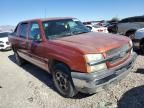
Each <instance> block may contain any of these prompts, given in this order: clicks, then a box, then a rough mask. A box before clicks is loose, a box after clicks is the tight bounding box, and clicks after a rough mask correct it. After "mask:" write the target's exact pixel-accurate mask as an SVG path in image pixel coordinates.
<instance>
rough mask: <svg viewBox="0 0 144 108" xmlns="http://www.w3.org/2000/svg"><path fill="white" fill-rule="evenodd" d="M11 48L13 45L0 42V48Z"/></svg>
mask: <svg viewBox="0 0 144 108" xmlns="http://www.w3.org/2000/svg"><path fill="white" fill-rule="evenodd" d="M10 49H11V45H7V44H5V43H3V44H0V50H10Z"/></svg>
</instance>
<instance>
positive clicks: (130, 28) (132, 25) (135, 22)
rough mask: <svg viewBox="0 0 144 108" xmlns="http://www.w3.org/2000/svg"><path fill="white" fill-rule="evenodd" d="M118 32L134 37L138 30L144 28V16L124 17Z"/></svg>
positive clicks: (119, 24)
mask: <svg viewBox="0 0 144 108" xmlns="http://www.w3.org/2000/svg"><path fill="white" fill-rule="evenodd" d="M117 27H118V33H119V34H122V35H125V36H128V37H130V38H133V36H134V34H135V32H136V30H138V29H140V28H144V16H135V17H129V18H125V19H122V20H121V21H120V22H119V23H118V24H117Z"/></svg>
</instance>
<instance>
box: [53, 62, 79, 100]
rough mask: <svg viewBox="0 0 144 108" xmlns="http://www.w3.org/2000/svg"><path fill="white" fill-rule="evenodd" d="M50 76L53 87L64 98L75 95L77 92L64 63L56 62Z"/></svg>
mask: <svg viewBox="0 0 144 108" xmlns="http://www.w3.org/2000/svg"><path fill="white" fill-rule="evenodd" d="M52 76H53V81H54V84H55V87H56V89H57V91H58V92H59V94H60V95H62V96H63V97H66V98H71V97H73V96H75V95H76V93H77V92H76V90H75V88H74V85H73V82H72V78H71V75H70V70H69V68H68V67H67V66H66V65H64V64H62V63H58V64H56V65H55V66H54V69H53V72H52Z"/></svg>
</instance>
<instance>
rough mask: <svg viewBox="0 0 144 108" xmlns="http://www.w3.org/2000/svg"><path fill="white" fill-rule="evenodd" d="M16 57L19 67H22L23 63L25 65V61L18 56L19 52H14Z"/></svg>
mask: <svg viewBox="0 0 144 108" xmlns="http://www.w3.org/2000/svg"><path fill="white" fill-rule="evenodd" d="M14 56H15V60H16V63H17V64H18V65H19V66H22V65H23V63H24V60H23V59H22V58H21V57H20V56H19V55H18V53H17V52H14Z"/></svg>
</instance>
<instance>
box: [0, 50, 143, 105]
mask: <svg viewBox="0 0 144 108" xmlns="http://www.w3.org/2000/svg"><path fill="white" fill-rule="evenodd" d="M143 85H144V56H141V55H139V56H138V58H137V60H136V63H135V66H134V69H133V70H132V72H131V73H130V74H129V75H128V76H127V77H126V78H125V79H124V80H122V81H121V82H120V83H118V85H115V86H113V87H111V88H109V89H107V90H104V91H102V92H99V93H97V94H94V95H86V94H82V93H79V94H78V95H77V96H76V97H74V98H72V99H67V98H64V97H62V96H60V95H59V94H58V93H57V92H56V90H55V87H54V86H53V82H52V78H51V76H50V75H49V74H48V73H46V72H45V71H43V70H41V69H40V68H38V67H36V66H34V65H32V64H30V63H28V64H26V65H24V66H23V67H19V66H18V65H17V64H16V63H15V59H14V56H13V52H12V51H8V52H0V108H116V107H119V108H143V106H144V86H143Z"/></svg>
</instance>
